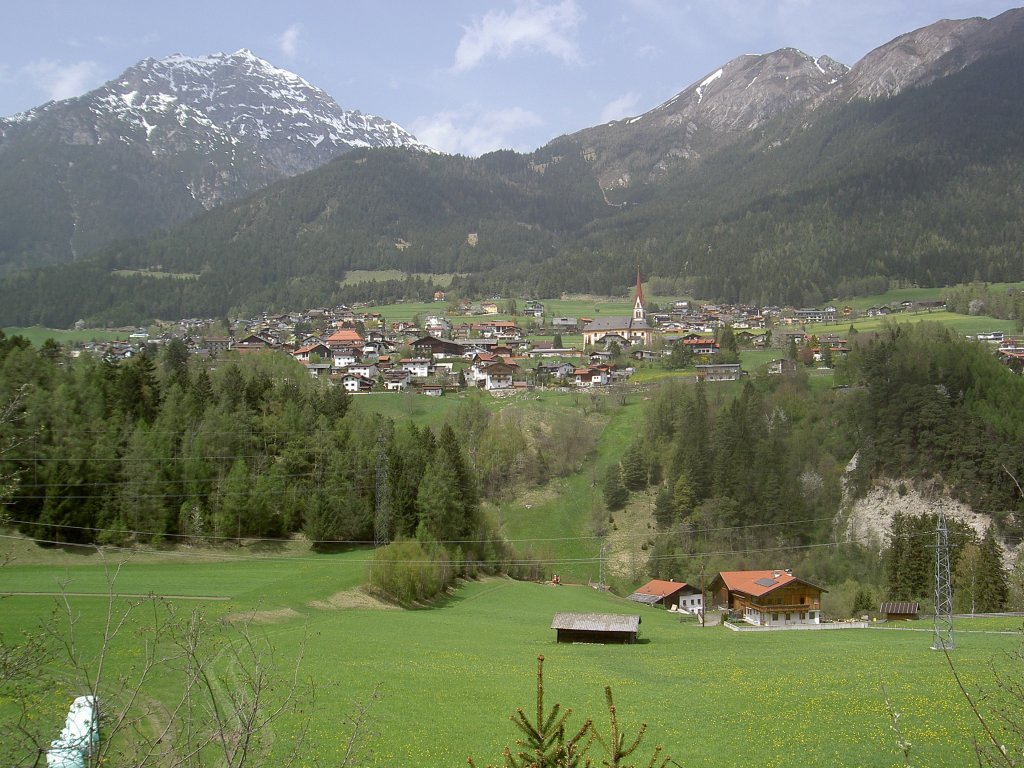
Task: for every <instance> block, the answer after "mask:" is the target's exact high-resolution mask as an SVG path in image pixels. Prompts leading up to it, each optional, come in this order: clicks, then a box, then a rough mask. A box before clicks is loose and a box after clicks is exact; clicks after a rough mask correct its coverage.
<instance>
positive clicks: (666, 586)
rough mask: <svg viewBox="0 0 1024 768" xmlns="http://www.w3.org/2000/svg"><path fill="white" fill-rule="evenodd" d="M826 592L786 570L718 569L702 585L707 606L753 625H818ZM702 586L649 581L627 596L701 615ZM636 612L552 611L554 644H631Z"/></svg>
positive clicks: (634, 638)
mask: <svg viewBox="0 0 1024 768" xmlns="http://www.w3.org/2000/svg"><path fill="white" fill-rule="evenodd" d="M825 591H826V590H824V589H822V588H821V587H819V586H817V585H815V584H812V583H811V582H809V581H806V580H804V579H801V578H798V577H797V576H794V575H793V572H792V571H791V570H788V569H775V570H762V571H721V572H720V573H718V574H717V575H716V576H715V577H714V578H713V579H712V580H711V583H710V584H709V585H708V594H710V596H711V598H710V606H712V607H713V608H714V609H715V610H723V611H727V612H728V613H729V614H730V616H732V617H734V618H735V619H736V620H739V621H743V622H746V623H747V624H750V625H752V626H755V627H774V628H777V629H781V628H787V627H788V628H796V627H802V626H813V625H817V624H821V596H822V593H824V592H825ZM704 597H705V592H704V589H703V588H702V587H699V586H696V585H693V584H687V583H686V582H680V581H665V580H662V579H653V580H651V581H649V582H647V583H646V584H644V585H643V586H642V587H640V588H639V589H637V590H636V591H635V592H634V593H633V594H632V595H630V596H629V600H631V601H633V602H635V603H640V604H641V605H658V606H661V607H663V608H665V609H666V610H669V611H673V612H679V613H680V614H690V615H693V616H698V617H699V616H702V615H703V613H704V609H705V606H704ZM640 623H641V618H640V616H639V615H628V614H606V613H558V614H556V615H555V617H554V619H553V620H552V622H551V628H552V629H554V630H555V632H556V635H555V639H556V642H559V643H579V642H591V643H626V644H629V643H635V642H637V637H638V634H639V629H640Z"/></svg>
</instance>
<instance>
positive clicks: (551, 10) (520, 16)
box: [453, 0, 584, 72]
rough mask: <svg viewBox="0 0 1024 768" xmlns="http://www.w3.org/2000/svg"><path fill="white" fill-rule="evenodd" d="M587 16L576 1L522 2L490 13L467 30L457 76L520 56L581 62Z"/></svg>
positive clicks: (460, 48) (461, 43)
mask: <svg viewBox="0 0 1024 768" xmlns="http://www.w3.org/2000/svg"><path fill="white" fill-rule="evenodd" d="M583 16H584V15H583V12H582V11H581V10H580V8H579V7H578V6H577V5H576V2H575V0H562V2H560V3H557V4H555V5H543V4H541V3H539V2H536V1H535V0H528V1H527V2H520V3H518V4H517V5H516V7H515V9H514V10H513V11H512V12H511V13H509V12H507V11H497V10H494V11H488V12H487V13H486V14H484V16H483V18H482V19H478V20H476V21H475V22H474V24H473V25H472V26H469V27H465V28H464V30H463V35H462V39H461V40H459V45H458V47H457V48H456V49H455V65H454V67H453V69H454V70H455V71H456V72H465V71H468V70H471V69H473V68H474V67H476V66H477V65H479V64H480V62H481V61H483V60H484V59H486V58H488V57H492V56H493V57H495V58H498V59H507V58H508V57H510V56H512V55H514V54H517V53H536V52H540V53H545V54H548V55H550V56H554V57H555V58H558V59H562V60H563V61H565V62H568V63H579V62H580V60H581V56H580V51H579V45H578V43H577V40H576V33H577V30H578V28H579V25H580V23H581V22H582V21H583Z"/></svg>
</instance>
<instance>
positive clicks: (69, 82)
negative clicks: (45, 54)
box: [21, 59, 101, 101]
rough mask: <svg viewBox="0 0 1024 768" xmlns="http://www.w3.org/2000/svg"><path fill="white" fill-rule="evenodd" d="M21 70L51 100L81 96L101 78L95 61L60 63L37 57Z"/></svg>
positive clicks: (98, 82)
mask: <svg viewBox="0 0 1024 768" xmlns="http://www.w3.org/2000/svg"><path fill="white" fill-rule="evenodd" d="M21 71H22V73H23V74H24V75H25V77H27V78H28V79H29V81H30V82H31V83H32V84H33V85H35V86H36V87H37V88H39V89H40V90H42V91H44V92H45V93H46V95H47V98H48V99H52V100H53V101H60V100H61V99H69V98H71V97H73V96H81V95H82V94H83V93H85V92H86V91H88V90H90V89H91V88H94V87H96V86H97V85H99V84H100V80H101V75H100V67H99V65H98V64H97V63H96V62H95V61H79V62H76V63H74V64H61V63H60V62H58V61H53V60H52V59H38V60H37V61H34V62H32V63H31V64H28V65H26V66H25V67H23V68H22V70H21Z"/></svg>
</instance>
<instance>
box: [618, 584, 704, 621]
mask: <svg viewBox="0 0 1024 768" xmlns="http://www.w3.org/2000/svg"><path fill="white" fill-rule="evenodd" d="M629 599H630V600H632V601H633V602H634V603H643V604H644V605H661V606H663V607H664V608H667V609H669V610H672V611H675V610H680V609H681V610H684V611H688V612H689V613H700V612H701V611H703V610H704V595H703V594H702V593H701V591H700V587H695V586H694V585H693V584H687V583H686V582H685V581H664V580H662V579H652V580H651V581H649V582H647V583H646V584H644V585H643V586H642V587H640V588H639V589H637V590H636V592H634V593H633V594H632V595H630V596H629Z"/></svg>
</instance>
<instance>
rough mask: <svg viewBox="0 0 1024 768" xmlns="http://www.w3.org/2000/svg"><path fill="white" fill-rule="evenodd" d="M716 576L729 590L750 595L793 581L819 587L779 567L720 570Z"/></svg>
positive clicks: (764, 592)
mask: <svg viewBox="0 0 1024 768" xmlns="http://www.w3.org/2000/svg"><path fill="white" fill-rule="evenodd" d="M717 578H721V579H722V581H723V582H725V586H726V587H727V588H728V590H729V591H730V592H742V593H743V594H745V595H750V596H751V597H760V596H761V595H766V594H768V593H769V592H771V591H772V590H775V589H778V588H779V587H782V586H785V585H786V584H790V583H792V582H794V581H798V582H800V583H801V584H808V585H810V586H812V587H815V588H816V589H821V588H820V587H818V586H817V585H815V584H811V583H810V582H809V581H805V580H804V579H800V578H797V577H796V576H794V575H793V574H792V573H786V571H784V570H782V569H780V568H775V569H773V570H768V571H721V572H720V573H719V574H718V576H717V577H716V579H717ZM821 591H822V592H825V591H826V590H824V589H822V590H821Z"/></svg>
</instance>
